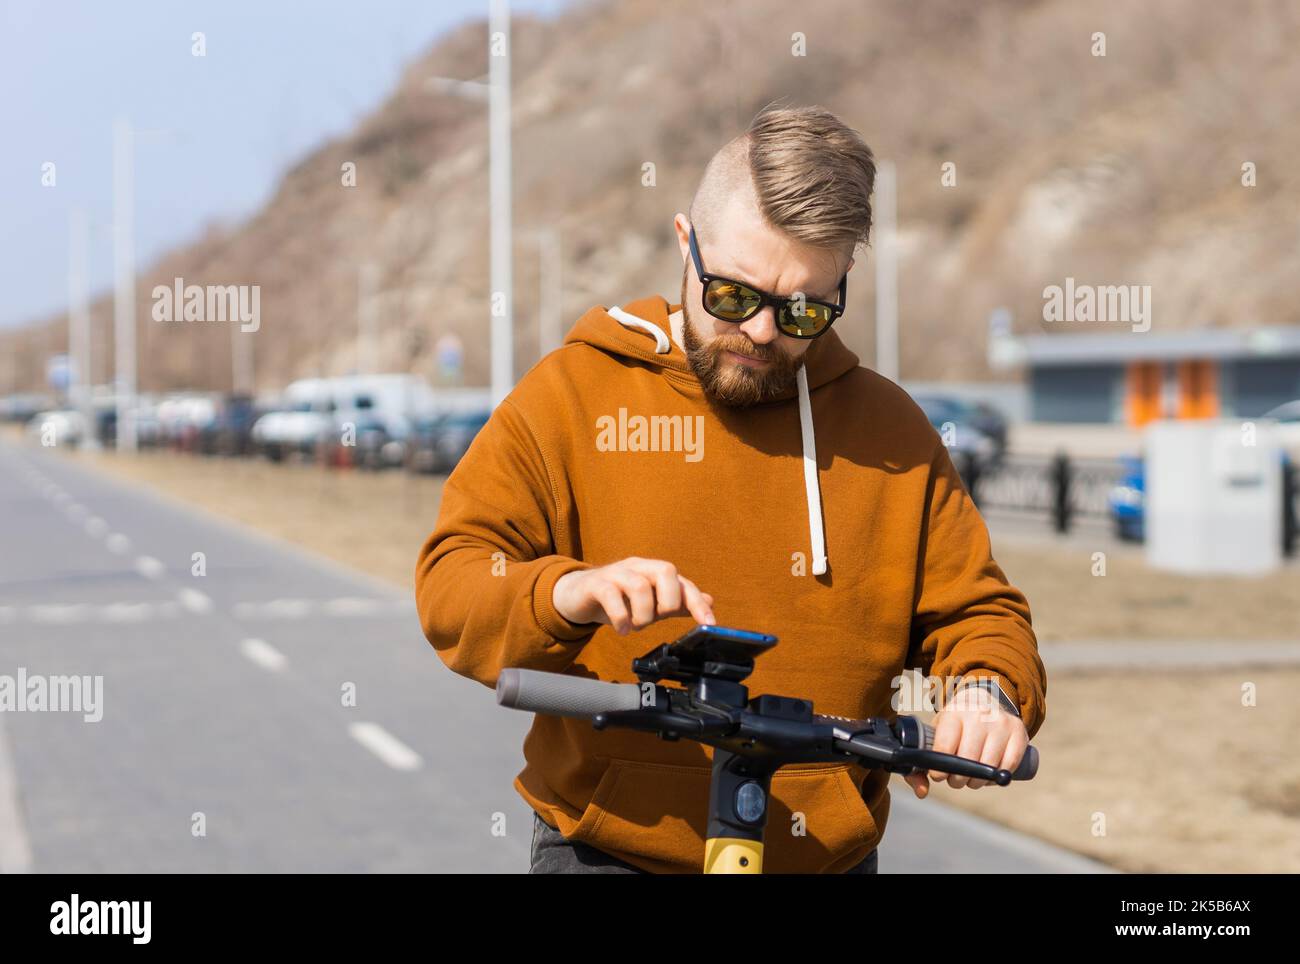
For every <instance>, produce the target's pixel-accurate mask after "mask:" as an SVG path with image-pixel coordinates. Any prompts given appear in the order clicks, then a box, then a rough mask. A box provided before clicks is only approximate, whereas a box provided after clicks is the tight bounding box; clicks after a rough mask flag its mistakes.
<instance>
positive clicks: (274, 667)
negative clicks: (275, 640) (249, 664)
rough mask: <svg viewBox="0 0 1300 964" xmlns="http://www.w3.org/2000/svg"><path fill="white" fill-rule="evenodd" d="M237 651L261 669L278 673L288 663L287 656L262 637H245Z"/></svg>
mask: <svg viewBox="0 0 1300 964" xmlns="http://www.w3.org/2000/svg"><path fill="white" fill-rule="evenodd" d="M239 651H240V652H241V653H243V654H244V655H245V656H247V657H248V658H249V659H250V660H252V661H253V662H254V663H256V664H257V665H258V666H260V667H262V669H265V670H270V671H271V672H272V673H278V672H280V670H282V669H284V668H285V667H286V666H287V665H289V657H287V656H285V655H284V653H282V652H280V651H279V650H278V649H276V648H275V647H274V646H272V645H271V644H270V643H268V642H267V641H266V640H264V639H246V640H244V641H243V642H242V643H240V644H239Z"/></svg>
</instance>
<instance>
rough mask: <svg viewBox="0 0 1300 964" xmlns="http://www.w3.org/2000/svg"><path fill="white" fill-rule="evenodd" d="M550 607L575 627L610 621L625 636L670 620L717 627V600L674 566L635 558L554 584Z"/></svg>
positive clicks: (571, 574)
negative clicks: (685, 618) (683, 618)
mask: <svg viewBox="0 0 1300 964" xmlns="http://www.w3.org/2000/svg"><path fill="white" fill-rule="evenodd" d="M551 605H553V606H554V607H555V611H556V612H557V613H559V614H560V615H561V616H563V617H564V618H565V619H567V620H568V621H569V622H571V623H608V624H609V625H611V626H613V627H614V629H615V630H617V631H618V634H619V635H620V636H626V635H627V634H628V633H630V632H631V631H632V630H633V629H644V628H645V627H646V626H649V625H650V624H651V623H653V622H655V621H656V620H659V619H665V618H667V617H668V616H693V617H694V618H695V621H696V622H697V623H701V624H704V625H712V624H713V623H714V618H713V597H712V596H710V595H709V594H708V593H704V592H700V590H699V587H698V586H696V585H695V583H693V582H691V581H690V580H689V579H687V578H686V577H685V576H683V575H681V574H680V573H679V572H678V571H677V567H676V566H674V565H673V564H672V563H671V562H664V561H663V560H661V559H639V558H637V557H635V556H633V557H631V558H630V559H623V560H621V561H619V562H612V563H610V564H609V565H608V566H600V567H598V568H596V569H583V570H578V571H576V572H568V573H565V574H564V575H563V576H561V577H560V578H559V579H558V580H557V581H556V583H555V589H554V591H553V592H552V593H551Z"/></svg>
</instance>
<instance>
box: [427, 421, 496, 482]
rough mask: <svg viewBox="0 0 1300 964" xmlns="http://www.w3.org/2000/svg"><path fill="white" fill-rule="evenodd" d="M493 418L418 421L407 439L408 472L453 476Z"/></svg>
mask: <svg viewBox="0 0 1300 964" xmlns="http://www.w3.org/2000/svg"><path fill="white" fill-rule="evenodd" d="M491 414H492V413H491V412H489V411H475V412H453V413H449V414H446V415H440V416H437V417H434V418H426V419H421V420H419V421H417V422H416V424H415V427H414V428H413V429H412V430H411V434H410V437H409V438H408V439H407V449H406V467H407V469H408V470H410V471H412V472H450V471H451V470H452V469H454V468H455V467H456V464H457V463H458V462H460V460H461V458H462V456H464V454H465V452H466V451H468V450H469V446H470V443H471V442H473V441H474V437H475V436H476V435H478V433H479V430H480V429H482V428H483V426H484V425H486V424H487V420H488V418H489V417H491Z"/></svg>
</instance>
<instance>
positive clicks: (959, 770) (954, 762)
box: [894, 747, 1011, 787]
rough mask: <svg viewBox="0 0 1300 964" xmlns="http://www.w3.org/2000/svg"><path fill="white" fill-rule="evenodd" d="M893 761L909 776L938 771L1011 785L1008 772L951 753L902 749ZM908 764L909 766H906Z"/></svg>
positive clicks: (896, 753) (1009, 772) (1002, 785)
mask: <svg viewBox="0 0 1300 964" xmlns="http://www.w3.org/2000/svg"><path fill="white" fill-rule="evenodd" d="M894 759H895V761H897V762H898V763H901V764H902V765H903V766H904V767H906V769H904V770H903V771H901V772H903V773H905V774H910V773H912V772H914V771H916V770H940V771H942V772H943V773H951V774H954V775H956V776H959V777H970V778H971V779H973V780H990V781H992V782H993V783H996V784H997V785H998V786H1000V787H1005V786H1008V785H1009V784H1010V783H1011V771H1010V770H1003V769H1000V768H998V767H992V766H989V765H988V764H987V763H980V762H978V761H976V760H968V759H966V758H965V757H962V756H956V755H954V754H952V753H936V752H935V751H934V750H912V749H909V748H907V747H902V748H900V749H898V750H896V751H895V753H894ZM909 764H910V766H908V765H909Z"/></svg>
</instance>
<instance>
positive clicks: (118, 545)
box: [104, 532, 131, 556]
mask: <svg viewBox="0 0 1300 964" xmlns="http://www.w3.org/2000/svg"><path fill="white" fill-rule="evenodd" d="M104 545H106V546H107V547H108V551H109V552H111V553H114V554H115V555H119V556H123V555H126V554H127V553H128V552H130V551H131V540H130V539H128V538H127V537H126V536H124V535H122V533H120V532H114V533H113V534H112V535H111V536H109V537H108V538H107V539H106V540H104Z"/></svg>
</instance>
